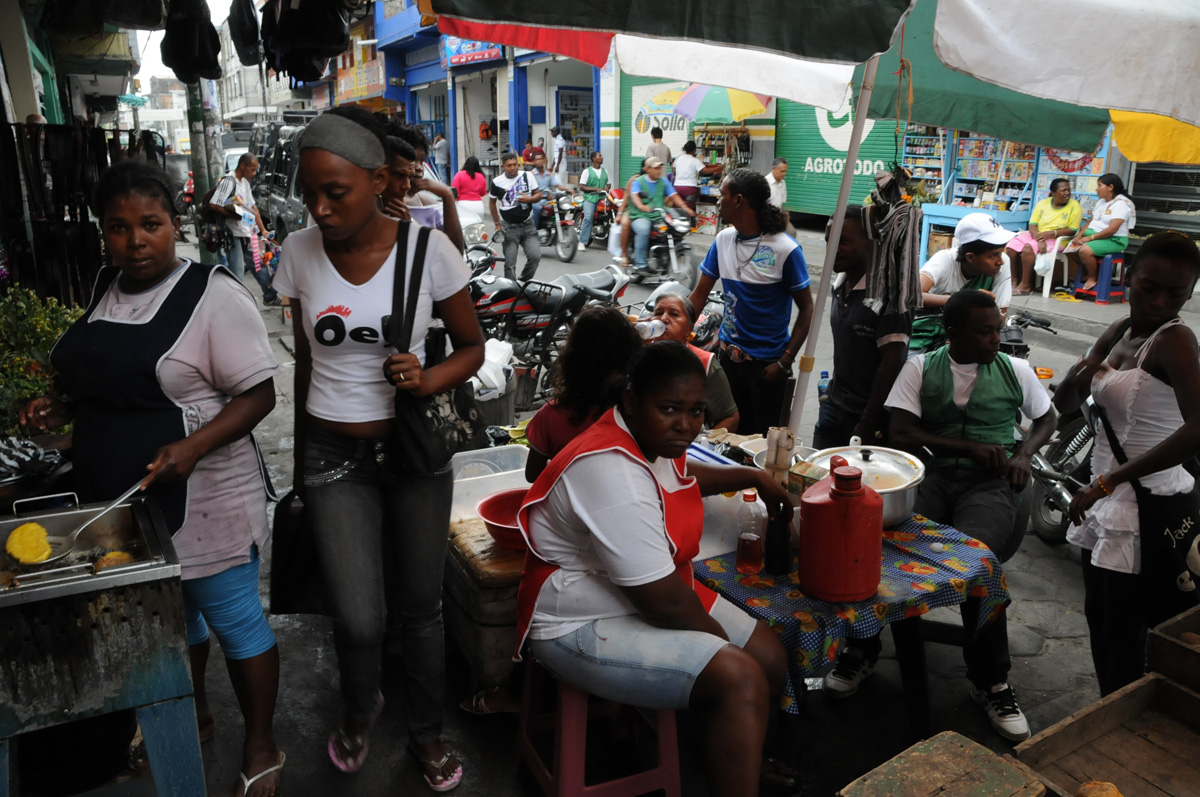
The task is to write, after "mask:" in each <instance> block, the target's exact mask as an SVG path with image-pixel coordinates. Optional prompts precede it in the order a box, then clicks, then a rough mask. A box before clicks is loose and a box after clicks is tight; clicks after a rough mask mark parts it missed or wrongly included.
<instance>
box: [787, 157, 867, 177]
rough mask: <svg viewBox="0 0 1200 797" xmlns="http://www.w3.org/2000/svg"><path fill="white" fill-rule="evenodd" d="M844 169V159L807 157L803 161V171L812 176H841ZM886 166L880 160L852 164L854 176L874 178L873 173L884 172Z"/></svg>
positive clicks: (861, 160) (859, 161) (860, 161)
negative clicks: (812, 174)
mask: <svg viewBox="0 0 1200 797" xmlns="http://www.w3.org/2000/svg"><path fill="white" fill-rule="evenodd" d="M845 169H846V159H845V158H814V157H812V156H809V157H807V158H805V160H804V171H806V172H812V173H814V174H841V173H842V172H843V171H845ZM886 170H887V166H886V165H885V164H884V162H883V161H881V160H874V161H873V160H863V159H861V158H860V159H859V160H858V161H857V162H856V163H855V164H854V176H855V177H858V176H860V175H869V176H871V177H874V176H875V172H880V171H886Z"/></svg>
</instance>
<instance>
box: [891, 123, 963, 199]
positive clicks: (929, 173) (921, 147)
mask: <svg viewBox="0 0 1200 797" xmlns="http://www.w3.org/2000/svg"><path fill="white" fill-rule="evenodd" d="M951 135H952V133H951ZM946 136H947V131H946V130H945V129H944V128H940V127H929V126H928V125H919V124H909V125H908V127H907V129H906V132H905V136H904V147H903V153H902V158H901V161H902V164H903V166H904V167H905V168H906V169H908V170H909V172H911V173H912V179H913V181H914V182H923V183H924V184H925V190H926V192H927V193H928V194H930V195H932V196H940V195H941V193H942V189H943V187H944V182H943V181H944V179H945V174H946Z"/></svg>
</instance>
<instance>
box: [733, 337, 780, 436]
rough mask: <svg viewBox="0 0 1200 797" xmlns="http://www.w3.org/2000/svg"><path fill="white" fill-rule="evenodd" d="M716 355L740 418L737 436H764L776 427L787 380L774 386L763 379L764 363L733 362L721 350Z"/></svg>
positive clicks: (765, 361) (762, 361)
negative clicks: (727, 380)
mask: <svg viewBox="0 0 1200 797" xmlns="http://www.w3.org/2000/svg"><path fill="white" fill-rule="evenodd" d="M718 356H719V357H720V363H721V367H722V368H723V369H725V375H726V376H727V377H729V389H730V391H731V392H732V393H733V400H734V402H735V403H736V404H737V407H738V414H739V415H740V417H741V420H740V421H739V422H738V428H737V433H738V434H762V435H765V434H766V433H767V430H768V429H770V428H771V427H772V426H778V425H779V416H780V414H781V413H782V412H783V404H784V400H785V399H786V398H787V379H786V378H784V379H780V380H779V382H778V383H775V384H772V383H770V382H768V381H767V380H766V379H764V378H763V371H765V370H766V368H767V366H768V365H770V364H771V362H769V361H767V360H746V361H745V362H740V363H735V362H734V361H733V360H732V359H730V357H729V355H728V354H727V353H726V352H725V350H724V349H721V350H720V351H719V352H718Z"/></svg>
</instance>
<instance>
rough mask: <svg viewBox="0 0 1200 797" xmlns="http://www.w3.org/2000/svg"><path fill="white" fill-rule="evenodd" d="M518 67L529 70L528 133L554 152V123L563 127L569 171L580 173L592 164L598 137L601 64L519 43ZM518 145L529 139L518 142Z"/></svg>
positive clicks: (526, 74)
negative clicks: (523, 47)
mask: <svg viewBox="0 0 1200 797" xmlns="http://www.w3.org/2000/svg"><path fill="white" fill-rule="evenodd" d="M514 64H515V66H516V68H517V69H519V70H522V71H523V72H524V83H525V99H526V102H527V105H526V106H525V108H524V109H523V110H525V111H527V117H526V118H527V119H528V120H529V124H528V128H527V131H526V138H528V139H530V140H532V141H533V142H534V143H537V141H538V139H545V141H546V156H547V158H553V156H554V149H553V147H554V144H553V141H552V138H553V136H551V135H550V128H552V127H555V126H557V127H559V128H561V130H562V134H563V137H564V138H565V139H566V140H567V151H566V159H567V174H568V175H569V176H570V177H573V178H578V176H579V174H580V173H581V172H582V171H583V170H584V169H585V168H587V165H588V163H589V162H590V160H591V155H592V151H593V150H595V149H597V148H598V147H597V145H598V142H599V125H598V124H597V122H598V121H599V120H598V112H597V99H598V96H597V95H598V88H599V86H598V83H599V77H600V70H598V69H595V68H593V67H591V66H589V65H588V64H584V63H581V62H579V61H572V60H570V59H568V58H563V57H561V56H551V55H547V54H545V53H535V52H529V51H526V50H520V49H518V50H517V51H516V53H515V56H514ZM514 143H515V144H517V145H518V147H517V148H518V149H520V148H521V147H523V146H524V143H525V142H524V140H521V141H516V142H514Z"/></svg>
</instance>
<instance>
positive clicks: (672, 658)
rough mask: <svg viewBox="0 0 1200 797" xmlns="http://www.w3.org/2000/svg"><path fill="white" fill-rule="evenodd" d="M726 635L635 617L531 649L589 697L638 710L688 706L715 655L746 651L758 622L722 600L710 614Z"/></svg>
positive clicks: (537, 642)
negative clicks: (727, 648)
mask: <svg viewBox="0 0 1200 797" xmlns="http://www.w3.org/2000/svg"><path fill="white" fill-rule="evenodd" d="M709 614H711V615H712V618H713V619H714V620H716V621H717V622H718V623H720V624H721V627H722V628H723V629H725V633H726V634H727V635H728V636H729V641H728V642H726V641H725V640H724V639H721V638H720V637H718V636H713V635H712V634H706V633H704V632H702V631H676V630H672V629H667V628H657V627H655V626H653V625H650V623H648V622H646V620H645V619H644V618H643V617H642V616H641V615H638V614H629V615H625V616H623V617H609V618H606V619H604V620H593V621H592V622H590V623H588V624H587V625H584V626H581V627H579V628H577V629H575V630H574V631H570V632H568V633H566V634H563V635H562V636H560V637H558V638H557V639H533V640H530V642H529V649H530V650H531V651H532V652H533V655H534V656H536V657H537V659H538V661H540V662H541V663H542V664H543V665H545V667H546V668H547V669H548V670H550V672H552V673H554V674H555V675H557V676H559V677H561V678H564V679H566V680H568V681H570V682H571V683H573V684H575V685H576V686H578V687H580V688H581V689H584V690H586V691H587V692H589V693H590V694H593V695H596V696H597V697H601V698H604V699H605V700H614V701H617V702H620V703H625V704H628V705H631V706H641V707H642V708H651V709H662V708H673V709H681V708H687V707H688V699H689V698H690V697H691V694H692V685H693V684H695V683H696V679H697V678H698V677H699V676H700V673H701V672H703V671H704V668H705V667H707V666H708V663H709V662H710V661H712V658H713V656H715V655H717V651H719V650H720V649H721V648H723V647H725V646H726V645H737V646H738V647H740V648H744V647H746V643H747V642H749V641H750V635H751V634H753V633H754V628H755V626H756V625H757V621H756V620H755V619H754V618H753V617H751V616H750V615H749V614H747V613H746V612H743V611H742V610H741V609H739V608H737V607H736V606H734V605H733V604H732V603H730V602H729V601H727V600H725V599H724V598H721V597H718V598H717V602H716V603H715V604H714V605H713V607H712V611H711V612H709Z"/></svg>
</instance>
